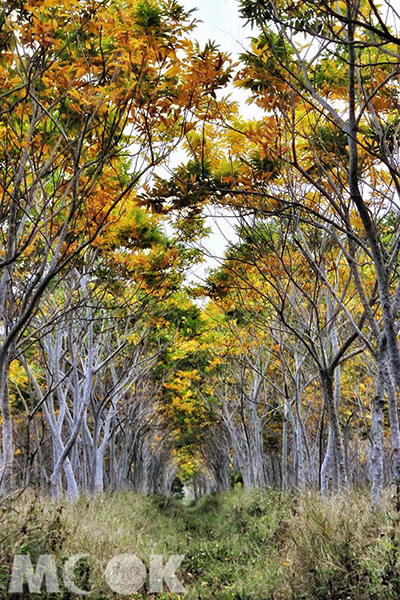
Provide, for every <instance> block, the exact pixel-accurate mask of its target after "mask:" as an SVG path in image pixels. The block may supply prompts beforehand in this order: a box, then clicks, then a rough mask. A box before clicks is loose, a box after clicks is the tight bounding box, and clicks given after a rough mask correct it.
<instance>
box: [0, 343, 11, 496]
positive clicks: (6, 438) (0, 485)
mask: <svg viewBox="0 0 400 600" xmlns="http://www.w3.org/2000/svg"><path fill="white" fill-rule="evenodd" d="M0 361H1V363H0V408H1V417H2V424H1V432H2V441H3V447H2V457H1V464H0V495H5V494H8V493H10V492H11V491H12V487H13V462H14V440H13V424H12V416H11V405H10V397H9V392H8V380H9V373H10V362H11V361H10V355H9V353H8V352H6V354H5V355H4V353H1V354H0Z"/></svg>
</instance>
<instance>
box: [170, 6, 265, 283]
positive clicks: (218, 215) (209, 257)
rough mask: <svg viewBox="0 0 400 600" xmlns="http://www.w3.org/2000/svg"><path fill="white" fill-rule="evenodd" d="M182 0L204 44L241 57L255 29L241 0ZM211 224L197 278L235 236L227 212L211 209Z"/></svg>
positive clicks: (250, 113)
mask: <svg viewBox="0 0 400 600" xmlns="http://www.w3.org/2000/svg"><path fill="white" fill-rule="evenodd" d="M180 4H181V5H183V6H184V7H185V8H186V9H187V10H189V9H191V8H197V10H196V12H195V13H194V14H193V16H194V17H195V18H196V19H199V20H201V21H202V22H201V23H199V24H198V26H197V28H196V29H195V31H194V32H193V37H194V38H195V39H196V40H198V41H199V42H200V45H202V46H204V44H205V43H206V42H207V41H208V40H211V41H215V42H216V43H217V44H218V45H219V46H220V49H221V50H222V51H224V52H228V53H229V54H231V55H233V57H234V58H237V55H238V54H240V53H241V52H243V50H244V48H246V47H248V45H249V37H251V35H252V32H251V28H250V26H248V25H247V26H246V25H245V22H244V20H243V19H241V18H240V17H239V11H238V8H239V1H238V0H180ZM229 92H230V93H231V94H232V97H233V98H234V99H235V100H236V101H237V102H239V104H240V108H241V113H242V114H243V116H245V117H246V118H248V119H251V118H255V117H257V116H259V115H260V111H259V109H258V108H257V107H256V106H255V105H251V106H249V105H248V104H246V99H247V97H248V95H247V92H245V91H244V90H239V89H238V88H233V86H232V87H231V88H230V89H229ZM207 225H208V226H209V227H211V229H212V233H211V235H210V236H209V237H208V238H207V239H204V240H203V241H202V247H203V251H204V257H205V262H204V263H203V264H201V265H199V266H197V267H194V268H193V270H192V273H191V274H190V277H189V279H190V280H193V281H196V280H199V279H200V280H201V279H203V278H204V275H205V274H206V271H207V269H208V268H214V267H216V266H218V264H220V263H221V260H222V258H223V255H224V250H225V248H226V246H227V243H228V240H230V241H232V240H234V239H235V232H234V221H233V220H232V218H229V216H228V215H227V213H226V212H225V213H224V212H221V211H218V210H215V209H212V208H210V209H209V218H208V219H207Z"/></svg>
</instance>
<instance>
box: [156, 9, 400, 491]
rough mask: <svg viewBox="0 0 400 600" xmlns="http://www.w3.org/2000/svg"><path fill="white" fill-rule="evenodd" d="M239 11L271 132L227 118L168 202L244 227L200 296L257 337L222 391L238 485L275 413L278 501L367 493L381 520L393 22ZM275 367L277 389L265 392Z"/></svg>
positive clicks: (393, 292)
mask: <svg viewBox="0 0 400 600" xmlns="http://www.w3.org/2000/svg"><path fill="white" fill-rule="evenodd" d="M241 9H242V14H243V17H244V18H245V19H247V20H248V21H250V22H251V23H252V24H253V25H254V27H255V29H256V31H257V37H254V38H253V39H252V42H251V49H250V50H249V51H247V52H245V53H244V54H243V55H242V56H241V57H240V65H239V67H240V69H239V71H238V73H237V75H236V83H237V85H239V86H241V87H244V88H246V89H248V90H250V92H251V94H252V99H253V100H254V101H255V102H256V103H257V104H258V105H259V106H260V107H261V108H262V109H263V110H264V111H265V117H264V118H262V119H260V120H258V121H253V122H245V121H244V120H243V119H242V118H241V116H240V114H239V112H238V109H237V107H235V106H232V105H230V104H229V103H228V102H225V103H221V104H220V114H221V120H220V123H219V124H218V125H217V124H215V123H208V124H206V125H205V126H204V128H203V131H202V134H201V135H200V134H196V133H195V132H194V133H192V134H191V135H190V136H189V137H190V140H189V144H188V148H189V149H190V151H191V153H192V160H191V162H190V163H189V164H188V165H186V166H185V167H182V168H180V169H178V170H176V172H175V174H174V177H173V179H172V181H169V182H168V183H166V184H165V190H164V197H165V198H169V197H173V198H175V203H177V204H179V201H181V202H183V201H184V198H187V197H188V196H189V197H192V198H194V201H197V202H199V201H201V202H213V203H217V204H218V205H220V206H222V207H223V208H224V210H227V209H228V210H229V211H232V212H233V214H234V215H236V218H237V222H238V223H239V225H238V232H237V233H238V238H239V241H238V243H237V244H233V245H231V247H230V248H229V249H228V251H227V256H226V260H225V261H224V264H223V265H222V266H221V268H220V269H219V271H217V272H216V273H214V274H212V275H211V277H210V278H209V281H208V285H206V292H208V294H209V295H211V296H212V297H213V298H214V299H215V298H217V299H218V300H219V301H220V302H222V310H223V312H224V313H225V315H226V316H227V317H229V316H231V317H232V319H233V321H232V323H235V322H236V323H239V322H240V320H241V319H242V320H243V322H245V323H246V331H248V328H249V327H251V329H254V333H253V336H254V338H255V342H254V347H255V348H256V350H255V354H254V355H252V354H251V353H250V354H249V351H248V349H246V350H243V353H242V355H241V359H240V360H239V361H238V360H237V359H236V358H235V359H234V362H233V364H234V365H235V368H234V370H233V372H232V371H231V370H228V371H226V370H224V371H223V373H224V374H226V373H227V372H228V373H230V372H231V373H232V375H231V380H230V379H229V377H228V388H229V385H230V386H231V388H232V389H231V391H229V389H228V388H227V382H226V380H225V388H224V385H222V384H221V388H220V391H219V394H218V402H217V405H218V409H217V413H218V414H219V418H220V424H221V427H222V429H223V430H224V431H225V432H226V433H227V436H226V437H227V439H228V440H229V447H230V449H231V452H233V456H234V462H235V464H236V465H238V468H239V470H240V471H241V473H242V476H243V480H244V482H245V483H247V484H248V485H261V486H262V485H265V483H266V481H267V479H268V477H267V471H268V467H267V466H266V464H267V463H266V462H265V458H264V460H263V459H262V451H263V450H264V451H265V448H266V445H265V444H266V436H267V432H268V422H269V419H270V418H271V414H272V413H273V410H274V401H276V399H277V398H280V410H279V412H280V415H281V416H280V418H281V420H282V419H283V422H282V426H281V465H282V466H281V475H280V478H281V484H282V486H283V487H286V486H287V484H288V478H289V479H290V477H291V479H292V483H293V484H295V485H300V486H301V485H305V484H306V483H307V482H308V483H309V484H313V483H314V484H317V485H319V487H320V488H321V490H323V491H326V490H328V489H332V488H333V489H335V488H338V487H344V486H347V485H348V484H349V483H350V481H356V482H361V481H362V480H365V479H367V480H369V481H372V490H373V491H372V495H373V502H374V503H378V502H379V499H380V493H381V490H382V486H383V482H384V479H385V471H386V478H387V480H393V481H395V482H396V483H397V487H398V490H399V481H400V477H399V475H400V471H399V466H400V464H399V454H400V452H399V448H400V446H399V441H400V435H399V434H400V429H399V418H398V393H399V391H400V390H399V385H400V362H399V361H400V349H399V343H398V330H399V320H398V313H399V308H400V306H399V298H400V295H399V294H400V286H399V278H398V253H399V206H398V199H399V195H398V192H399V145H398V131H399V119H398V108H399V104H398V101H399V96H398V93H399V54H398V49H399V38H398V36H397V33H396V27H397V25H398V22H399V15H398V14H397V12H396V7H395V6H394V5H393V4H391V3H390V2H388V1H385V2H384V7H382V6H381V7H377V6H376V4H375V3H374V1H373V0H346V1H344V2H333V1H330V0H317V1H306V2H302V3H297V2H292V1H290V0H277V1H273V0H271V1H270V0H243V1H242V2H241ZM182 189H183V192H181V190H182ZM158 191H159V190H157V192H158ZM237 314H238V315H239V316H238V319H239V320H236V321H235V318H236V316H235V315H237ZM232 323H231V325H230V327H233V325H232ZM237 335H238V334H237ZM240 335H242V334H240ZM273 348H275V351H273V350H272V349H273ZM272 356H275V357H277V359H278V362H279V365H280V369H279V370H280V371H281V372H280V374H279V375H277V374H276V375H275V377H273V378H272V379H271V376H270V367H268V364H270V363H271V360H272V358H271V357H272ZM228 364H229V363H228ZM273 364H274V363H273ZM228 368H229V367H228ZM352 374H353V375H355V374H357V380H356V385H355V387H353V386H354V384H352V386H351V387H350V390H349V387H348V385H349V381H351V380H352V379H353V377H352V376H351V375H352ZM276 377H278V379H276ZM357 384H358V386H357ZM266 386H271V387H270V389H269V390H267V389H266ZM357 387H358V389H357ZM349 394H350V398H349ZM346 396H347V399H346ZM271 399H274V401H272V402H271ZM350 399H351V402H350V404H349V400H350ZM289 430H291V438H292V441H291V449H290V453H291V456H292V458H291V465H292V466H291V467H290V468H289V466H288V437H287V436H288V431H289ZM350 431H355V432H356V434H355V438H354V435H353V442H352V443H350V440H349V432H350ZM388 431H390V449H389V450H388V449H387V448H386V446H387V444H386V433H387V432H388ZM360 438H364V439H368V443H367V444H366V446H367V448H365V450H366V452H367V456H368V457H370V458H368V459H367V461H368V462H369V466H368V468H367V469H364V468H362V463H363V461H364V458H361V460H360V455H363V454H364V451H363V450H362V449H363V447H364V446H365V444H361V443H360ZM369 446H370V447H369ZM385 450H386V451H385ZM352 453H353V454H354V453H356V455H357V456H358V459H357V460H356V461H355V464H354V468H353V467H352V465H351V463H352V460H351V454H352ZM389 464H390V470H389V475H387V472H388V465H389ZM263 465H264V466H263ZM271 468H272V467H271ZM290 469H291V471H292V473H293V475H292V476H290V473H289V471H290ZM361 475H362V477H361ZM360 477H361V478H360Z"/></svg>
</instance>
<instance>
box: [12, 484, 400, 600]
mask: <svg viewBox="0 0 400 600" xmlns="http://www.w3.org/2000/svg"><path fill="white" fill-rule="evenodd" d="M14 508H15V510H13V511H11V512H9V513H7V532H8V535H7V538H6V540H3V543H2V546H1V548H0V584H2V586H3V590H2V592H1V598H4V599H5V598H16V597H20V598H21V599H22V598H54V599H56V598H57V599H62V600H69V599H70V598H80V597H82V598H83V597H84V596H80V595H77V594H73V593H71V592H68V591H67V590H64V591H62V586H61V591H60V593H58V594H46V593H45V592H43V593H42V594H41V595H37V594H29V593H28V592H27V593H25V594H22V595H19V596H16V595H14V596H9V595H8V593H7V587H8V582H9V576H10V570H11V564H12V556H13V555H14V554H17V553H18V554H29V555H30V557H31V559H32V563H33V564H36V561H37V559H38V557H39V555H40V554H54V555H55V556H56V561H57V565H58V566H59V567H60V569H61V567H62V564H63V563H64V562H65V560H66V559H68V558H69V557H70V556H72V555H74V554H78V553H85V554H89V555H90V556H89V557H88V558H86V559H84V561H83V562H81V563H79V565H80V566H79V567H78V569H77V570H76V572H75V575H76V582H77V583H78V584H79V585H80V586H81V588H82V589H91V590H92V594H91V595H90V596H88V597H89V598H91V599H95V600H100V599H101V600H113V599H114V598H133V597H138V598H160V599H166V598H176V599H178V598H179V597H180V598H181V600H185V599H187V600H192V599H193V600H194V599H210V600H211V599H212V600H213V599H216V600H218V599H220V600H231V599H232V600H233V599H237V600H301V599H306V600H314V599H315V600H317V599H318V600H347V599H351V600H352V599H354V600H366V599H371V600H372V599H373V600H386V599H394V600H398V599H399V598H400V581H399V576H398V567H399V565H398V562H399V560H398V559H399V552H398V545H397V539H398V533H399V532H398V531H397V528H396V526H395V522H394V520H393V519H394V517H393V515H392V514H391V510H390V507H389V501H388V504H387V506H386V509H385V510H382V511H381V512H379V513H375V514H374V513H372V512H371V510H370V508H369V500H368V497H367V496H364V495H363V494H362V493H358V494H352V495H347V496H343V497H336V498H335V499H333V498H332V499H324V500H323V499H321V498H320V497H318V496H316V495H312V494H307V495H301V496H297V497H295V496H289V495H282V494H278V493H268V494H266V493H264V494H262V493H260V492H252V493H246V492H243V491H235V492H231V493H227V494H224V495H222V496H218V497H217V496H208V497H206V498H203V499H202V500H201V501H200V502H198V503H197V504H196V505H195V506H185V505H184V504H183V503H181V502H178V501H173V500H167V499H165V498H148V497H144V496H137V495H133V494H131V493H121V494H117V495H105V496H102V497H99V498H96V499H94V500H93V499H90V500H89V499H84V498H82V499H81V500H80V501H79V503H78V504H77V505H75V506H73V507H72V506H67V505H63V504H48V500H47V501H44V500H43V499H42V500H39V499H34V498H30V499H28V498H27V497H25V498H24V500H23V501H20V503H19V504H17V505H16V506H15V507H14ZM3 524H4V522H3ZM3 529H4V527H3ZM1 533H2V534H3V531H2V532H1ZM120 554H135V555H136V556H137V557H139V558H140V559H141V560H142V561H143V563H145V564H146V565H148V563H149V557H150V555H154V554H162V555H163V556H164V559H165V562H166V561H167V560H168V557H170V556H171V555H172V554H183V555H185V558H184V560H183V562H182V564H181V566H180V568H179V570H178V572H177V574H178V576H179V579H180V580H181V581H182V582H183V584H184V586H185V588H186V590H187V593H185V594H181V595H179V594H169V593H167V592H164V593H162V594H157V595H154V594H152V593H151V592H150V591H149V590H148V589H147V588H146V585H148V582H147V583H146V584H145V586H144V587H143V588H142V590H141V592H140V593H139V594H138V595H137V596H132V595H130V596H122V595H121V594H117V593H114V592H112V591H111V590H110V589H109V587H108V586H107V584H106V582H105V579H104V572H105V568H106V565H107V563H108V561H109V560H110V559H111V558H113V557H114V556H116V555H120ZM0 589H1V588H0Z"/></svg>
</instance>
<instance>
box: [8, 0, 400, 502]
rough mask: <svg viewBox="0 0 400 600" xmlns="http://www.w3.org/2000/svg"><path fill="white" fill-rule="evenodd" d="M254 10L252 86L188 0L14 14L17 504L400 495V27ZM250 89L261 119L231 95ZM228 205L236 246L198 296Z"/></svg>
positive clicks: (292, 8) (245, 59)
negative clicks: (209, 212) (172, 162)
mask: <svg viewBox="0 0 400 600" xmlns="http://www.w3.org/2000/svg"><path fill="white" fill-rule="evenodd" d="M241 10H242V14H243V17H244V18H245V19H247V20H249V21H251V23H252V24H253V25H254V28H255V32H256V37H254V39H252V40H251V47H250V49H249V50H248V51H247V52H245V53H244V54H243V55H242V56H241V57H240V60H239V63H238V64H237V65H236V70H235V71H234V66H233V65H232V63H231V61H230V59H229V58H228V57H227V55H226V54H224V53H222V52H220V51H219V50H218V48H216V47H215V45H214V44H211V43H209V44H207V46H206V47H205V49H204V50H200V48H198V46H196V44H193V42H192V41H191V39H190V33H191V31H192V29H193V26H194V23H193V22H192V21H191V16H190V14H188V13H185V12H184V11H183V10H182V8H181V7H180V6H179V5H178V4H177V3H176V2H174V1H171V2H165V3H164V2H151V1H150V0H149V1H148V0H135V1H133V0H132V2H127V3H125V2H118V1H116V0H114V1H112V2H111V1H110V2H106V3H104V4H103V3H96V4H95V5H93V4H92V3H91V2H87V3H85V2H74V1H72V0H71V2H69V3H67V5H66V3H65V2H63V3H58V2H45V3H42V2H37V3H35V2H32V3H31V5H29V6H26V5H23V6H22V5H20V4H19V3H18V2H16V3H14V5H13V6H12V7H11V9H10V12H9V14H8V15H6V16H5V19H4V21H3V23H2V37H1V40H0V41H1V51H2V57H3V61H2V66H3V65H4V67H3V68H2V71H1V72H0V77H1V78H2V79H3V83H4V87H5V86H6V87H7V91H6V92H5V93H4V94H3V101H4V108H3V109H2V112H1V115H0V126H1V131H2V144H1V146H0V153H1V155H0V164H1V169H2V175H3V176H2V212H1V221H0V226H1V236H2V250H1V260H2V264H1V267H2V279H1V284H0V319H1V325H2V329H1V344H2V345H1V348H0V366H1V370H0V392H1V415H2V422H1V424H2V442H3V450H2V455H1V485H2V491H3V492H5V493H7V492H8V491H9V490H10V489H12V487H13V485H16V484H17V483H18V484H20V483H21V482H22V483H23V484H24V485H30V484H35V485H41V486H43V487H46V488H47V487H51V488H52V490H53V494H54V495H55V496H57V495H58V494H59V493H60V492H61V491H63V490H64V489H66V490H67V493H68V495H69V497H70V498H71V499H72V500H74V499H75V498H76V497H77V496H78V495H79V493H80V490H82V489H84V490H89V491H90V492H92V493H95V492H99V491H102V490H104V489H105V488H109V489H119V488H121V487H122V486H124V485H130V486H132V487H133V488H134V489H136V490H143V491H147V492H161V493H168V491H169V490H170V488H171V483H172V480H173V478H174V477H175V475H176V474H177V473H178V472H179V473H180V475H181V477H183V478H184V479H186V480H190V479H191V480H193V482H194V485H195V487H196V489H197V490H198V491H199V493H203V492H205V491H209V490H210V489H216V490H218V491H221V490H223V489H226V488H227V487H229V486H230V485H232V484H233V483H234V482H235V481H237V480H240V481H241V482H242V483H243V485H244V486H246V487H262V488H263V487H266V486H268V485H277V486H280V487H281V488H282V489H288V488H290V487H292V486H295V487H299V488H302V487H305V486H312V487H316V488H319V489H320V490H321V491H322V492H327V491H329V490H337V489H340V488H343V487H346V486H349V485H364V484H370V483H371V484H372V500H373V503H374V504H378V503H379V501H380V496H381V491H382V488H383V485H384V483H385V481H386V482H392V481H394V482H396V483H397V487H398V493H399V497H400V424H399V415H398V393H399V392H400V389H399V388H400V347H399V343H398V330H399V323H400V321H399V319H398V313H399V310H400V284H399V281H400V280H399V277H398V254H399V249H400V229H399V206H398V198H399V196H398V192H399V148H398V130H399V119H398V106H399V105H398V102H399V98H398V93H399V74H400V68H399V52H398V49H399V44H400V42H399V38H398V36H397V34H396V24H397V23H398V22H399V16H398V15H397V13H396V10H395V7H394V6H392V5H391V4H390V3H389V2H387V1H385V10H383V9H382V7H380V8H378V7H377V6H376V5H375V3H374V1H373V0H344V1H343V2H337V1H336V0H335V2H333V0H309V1H306V2H302V3H298V2H294V1H292V0H277V1H276V2H275V1H270V0H243V1H242V2H241ZM60 24H62V27H60ZM234 73H236V75H235V80H236V84H237V85H238V86H241V87H244V88H246V89H247V90H249V92H250V95H251V98H252V100H253V101H255V102H256V103H257V104H258V105H259V106H260V107H261V108H262V109H263V111H264V117H263V118H261V119H259V120H258V121H250V122H248V121H245V120H244V119H243V118H242V117H241V115H240V112H239V108H238V106H237V105H236V104H235V103H234V102H233V101H232V99H230V98H229V97H226V98H223V97H221V94H220V93H219V92H220V90H223V89H224V88H225V86H226V84H227V82H228V81H229V79H230V78H231V77H233V74H234ZM179 144H183V146H184V147H185V149H186V152H187V154H188V162H187V163H186V164H182V165H180V166H179V167H177V168H175V169H173V170H172V171H170V172H169V175H168V177H164V178H163V177H161V175H160V173H161V171H160V169H159V167H160V166H162V165H164V166H165V165H167V159H168V157H169V156H170V155H171V154H172V153H173V152H174V150H175V149H176V148H177V146H178V145H179ZM209 204H212V205H213V206H215V205H217V206H219V207H222V208H223V212H224V214H227V212H229V214H230V215H233V216H234V217H235V222H236V224H237V239H236V241H235V242H234V243H230V244H229V246H228V248H227V251H226V255H225V257H224V259H223V261H221V265H220V267H219V268H217V269H215V270H213V271H211V272H210V273H209V275H208V276H207V280H206V281H205V282H204V283H203V284H202V285H196V286H195V285H192V286H191V289H190V290H189V289H187V286H186V285H185V277H186V273H187V271H188V269H189V268H190V266H191V265H193V264H194V262H195V261H197V260H199V252H198V251H197V250H195V249H193V244H196V243H197V241H198V240H199V238H201V236H202V235H204V234H205V233H206V228H205V216H204V215H205V211H204V208H205V207H206V206H207V205H209ZM149 209H151V210H149ZM166 221H168V223H169V224H171V222H173V223H174V227H175V232H176V233H175V234H174V237H173V238H172V237H171V238H170V239H168V237H167V236H166V235H165V234H164V233H162V225H163V224H164V223H165V222H166ZM191 246H192V249H191ZM196 302H197V304H196Z"/></svg>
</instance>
